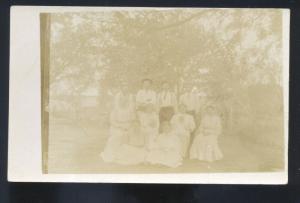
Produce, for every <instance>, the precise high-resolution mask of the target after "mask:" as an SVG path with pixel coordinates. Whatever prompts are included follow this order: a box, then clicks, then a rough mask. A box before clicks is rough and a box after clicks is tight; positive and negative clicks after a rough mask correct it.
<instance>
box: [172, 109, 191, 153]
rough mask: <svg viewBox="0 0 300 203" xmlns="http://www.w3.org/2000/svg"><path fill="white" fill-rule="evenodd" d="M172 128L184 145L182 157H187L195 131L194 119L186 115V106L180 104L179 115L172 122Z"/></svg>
mask: <svg viewBox="0 0 300 203" xmlns="http://www.w3.org/2000/svg"><path fill="white" fill-rule="evenodd" d="M171 124H172V128H173V129H174V130H176V133H177V135H178V136H179V138H180V142H181V145H182V157H183V158H184V157H185V156H186V153H187V150H188V148H189V145H190V136H191V133H192V132H193V131H194V129H195V127H196V126H195V121H194V117H193V116H191V115H190V114H187V113H186V106H185V105H184V104H179V106H178V113H176V114H175V115H174V116H173V118H172V120H171Z"/></svg>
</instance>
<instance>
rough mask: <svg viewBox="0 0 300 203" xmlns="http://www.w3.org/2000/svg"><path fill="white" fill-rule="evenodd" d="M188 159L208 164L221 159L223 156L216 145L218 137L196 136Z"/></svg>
mask: <svg viewBox="0 0 300 203" xmlns="http://www.w3.org/2000/svg"><path fill="white" fill-rule="evenodd" d="M190 158H191V159H198V160H203V161H209V162H212V161H216V160H220V159H222V158H223V154H222V151H221V149H220V147H219V144H218V136H217V135H207V136H204V135H203V134H201V133H200V134H198V135H197V136H196V137H195V139H194V141H193V144H192V147H191V149H190Z"/></svg>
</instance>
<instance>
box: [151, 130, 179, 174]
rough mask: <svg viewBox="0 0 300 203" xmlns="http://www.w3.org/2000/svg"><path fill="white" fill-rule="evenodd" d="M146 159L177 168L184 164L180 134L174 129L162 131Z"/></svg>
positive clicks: (152, 162)
mask: <svg viewBox="0 0 300 203" xmlns="http://www.w3.org/2000/svg"><path fill="white" fill-rule="evenodd" d="M146 161H147V162H149V163H151V164H161V165H165V166H168V167H172V168H176V167H178V166H180V165H181V164H182V156H181V145H180V140H179V138H178V136H177V135H176V134H175V133H173V132H172V131H171V132H169V133H167V134H166V133H161V134H159V136H158V137H157V139H156V140H155V142H154V144H153V146H152V147H151V149H150V150H149V152H148V155H147V157H146Z"/></svg>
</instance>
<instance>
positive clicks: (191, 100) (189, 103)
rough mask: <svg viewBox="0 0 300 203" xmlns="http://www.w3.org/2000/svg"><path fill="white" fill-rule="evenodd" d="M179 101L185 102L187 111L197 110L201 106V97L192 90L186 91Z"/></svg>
mask: <svg viewBox="0 0 300 203" xmlns="http://www.w3.org/2000/svg"><path fill="white" fill-rule="evenodd" d="M179 103H181V104H184V105H185V106H186V108H187V111H190V112H191V111H193V112H197V110H198V108H199V98H198V95H197V94H195V93H192V92H187V93H184V94H182V95H181V96H180V98H179Z"/></svg>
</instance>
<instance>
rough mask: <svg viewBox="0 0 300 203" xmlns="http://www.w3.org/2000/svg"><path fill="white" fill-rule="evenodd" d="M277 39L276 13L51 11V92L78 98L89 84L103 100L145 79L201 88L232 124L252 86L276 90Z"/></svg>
mask: <svg viewBox="0 0 300 203" xmlns="http://www.w3.org/2000/svg"><path fill="white" fill-rule="evenodd" d="M281 38H282V36H281V13H280V12H279V11H276V10H249V9H235V10H231V9H202V10H198V9H190V10H184V9H166V10H163V11H162V10H151V9H150V10H136V11H126V10H124V11H109V12H108V11H104V12H97V13H92V12H90V13H68V14H66V13H57V14H52V15H51V51H50V57H51V60H50V61H51V65H50V66H51V68H50V84H51V86H52V89H51V91H52V92H53V95H55V94H59V93H58V92H59V91H62V94H66V92H68V94H72V95H80V94H81V93H82V92H83V91H84V90H85V89H87V88H88V87H91V86H94V87H96V88H98V90H99V92H100V96H101V97H102V99H103V100H104V101H105V98H108V97H109V93H110V92H114V91H117V90H118V88H119V87H120V85H123V84H128V85H129V87H130V89H131V90H132V91H133V92H135V91H136V90H137V88H139V87H140V81H141V80H142V79H143V78H145V77H147V78H152V79H153V80H154V82H155V84H156V85H157V86H156V88H159V85H160V82H162V81H165V80H167V81H169V82H170V83H172V84H173V87H174V89H175V90H176V91H177V92H178V93H180V92H181V91H182V87H183V86H188V87H190V88H192V87H197V88H198V89H201V90H204V91H206V92H207V93H209V94H210V96H211V97H212V98H213V99H214V100H216V101H218V102H219V103H222V105H224V106H226V108H223V109H226V110H227V113H224V114H226V115H227V117H228V118H229V120H232V119H233V117H234V115H233V114H234V112H233V111H234V109H233V108H235V109H237V110H241V111H246V112H247V111H248V112H249V111H252V109H251V108H252V107H251V104H250V103H251V102H250V100H251V99H250V98H249V96H250V94H248V91H250V89H251V88H252V89H253V88H254V89H255V88H257V85H264V86H268V85H270V86H272V87H273V86H276V87H280V86H281V70H282V64H281V61H282V60H281V52H282V50H281V46H282V41H281ZM275 89H279V92H278V94H281V88H275ZM104 90H106V91H104ZM278 105H280V104H278ZM252 106H253V105H252ZM243 109H244V110H243ZM248 114H249V113H248ZM232 122H233V121H232Z"/></svg>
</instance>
